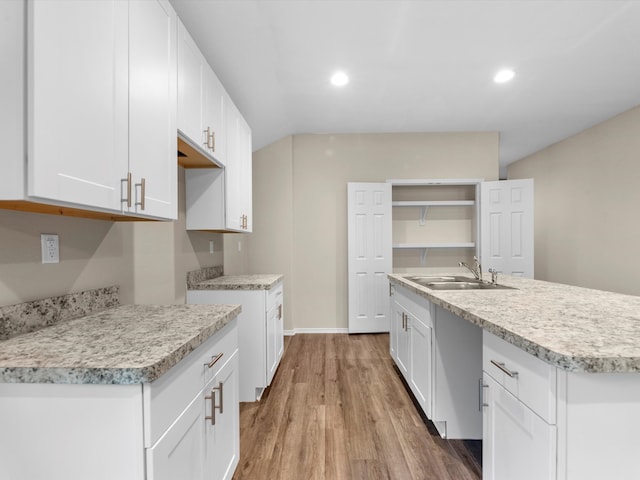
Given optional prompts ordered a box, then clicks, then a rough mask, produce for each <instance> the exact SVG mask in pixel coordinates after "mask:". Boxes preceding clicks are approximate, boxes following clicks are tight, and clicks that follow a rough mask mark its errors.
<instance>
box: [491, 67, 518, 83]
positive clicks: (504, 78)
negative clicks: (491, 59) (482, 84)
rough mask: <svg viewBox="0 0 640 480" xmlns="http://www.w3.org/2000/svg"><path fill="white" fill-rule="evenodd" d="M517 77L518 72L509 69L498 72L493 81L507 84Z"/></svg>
mask: <svg viewBox="0 0 640 480" xmlns="http://www.w3.org/2000/svg"><path fill="white" fill-rule="evenodd" d="M515 76H516V72H514V71H513V70H511V69H509V68H505V69H502V70H500V71H498V73H496V74H495V76H494V77H493V81H494V82H496V83H506V82H508V81H510V80H512V79H513V77H515Z"/></svg>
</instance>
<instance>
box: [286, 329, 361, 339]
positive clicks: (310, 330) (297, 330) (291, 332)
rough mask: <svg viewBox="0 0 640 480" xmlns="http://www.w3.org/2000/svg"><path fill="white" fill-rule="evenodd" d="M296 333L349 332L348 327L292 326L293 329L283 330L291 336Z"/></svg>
mask: <svg viewBox="0 0 640 480" xmlns="http://www.w3.org/2000/svg"><path fill="white" fill-rule="evenodd" d="M297 333H349V329H348V328H294V329H293V330H285V331H284V334H285V335H286V336H288V337H293V336H294V335H296V334H297Z"/></svg>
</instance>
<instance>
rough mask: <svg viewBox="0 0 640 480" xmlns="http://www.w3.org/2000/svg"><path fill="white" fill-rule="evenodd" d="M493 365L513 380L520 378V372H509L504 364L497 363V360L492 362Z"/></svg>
mask: <svg viewBox="0 0 640 480" xmlns="http://www.w3.org/2000/svg"><path fill="white" fill-rule="evenodd" d="M491 363H492V364H493V365H494V366H496V367H497V368H498V369H500V370H501V371H502V372H504V373H506V374H507V375H509V376H510V377H511V378H514V377H517V376H518V372H514V371H513V370H509V369H508V368H507V367H505V365H504V362H496V361H495V360H491Z"/></svg>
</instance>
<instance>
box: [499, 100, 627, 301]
mask: <svg viewBox="0 0 640 480" xmlns="http://www.w3.org/2000/svg"><path fill="white" fill-rule="evenodd" d="M639 132H640V107H636V108H634V109H632V110H629V111H627V112H625V113H623V114H621V115H618V116H616V117H614V118H612V119H610V120H608V121H606V122H603V123H601V124H599V125H596V126H594V127H592V128H590V129H588V130H585V131H584V132H581V133H579V134H577V135H575V136H572V137H570V138H567V139H566V140H563V141H561V142H559V143H557V144H554V145H552V146H550V147H548V148H545V149H544V150H541V151H540V152H537V153H536V154H534V155H531V156H529V157H527V158H524V159H522V160H520V161H518V162H515V163H513V164H511V165H510V166H509V167H508V177H509V178H533V179H534V182H535V245H536V247H535V249H536V250H535V258H536V260H535V271H536V278H539V279H542V280H549V281H553V282H560V283H566V284H572V285H579V286H585V287H591V288H598V289H603V290H611V291H616V292H620V293H629V294H634V295H640V268H638V265H639V263H638V260H637V248H638V245H640V215H639V214H638V206H639V205H640V135H639Z"/></svg>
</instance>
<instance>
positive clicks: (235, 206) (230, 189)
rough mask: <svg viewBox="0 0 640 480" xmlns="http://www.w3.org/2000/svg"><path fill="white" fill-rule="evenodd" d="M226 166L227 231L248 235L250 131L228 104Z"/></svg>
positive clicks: (250, 185)
mask: <svg viewBox="0 0 640 480" xmlns="http://www.w3.org/2000/svg"><path fill="white" fill-rule="evenodd" d="M226 111H227V161H226V165H225V202H226V219H225V223H226V228H227V229H229V230H234V231H242V232H250V231H251V226H252V222H253V219H252V205H251V202H252V195H251V188H252V180H251V171H252V167H251V130H250V129H249V126H248V125H247V123H246V122H245V121H244V119H243V118H242V115H240V112H239V111H238V109H237V108H236V106H235V105H233V103H232V102H231V101H229V102H228V105H227V108H226Z"/></svg>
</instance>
